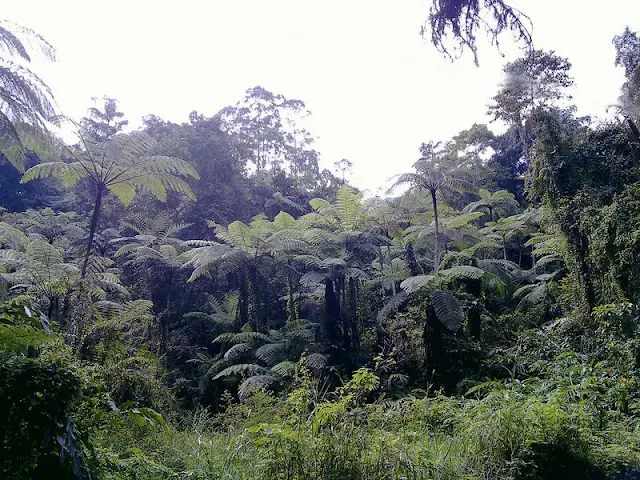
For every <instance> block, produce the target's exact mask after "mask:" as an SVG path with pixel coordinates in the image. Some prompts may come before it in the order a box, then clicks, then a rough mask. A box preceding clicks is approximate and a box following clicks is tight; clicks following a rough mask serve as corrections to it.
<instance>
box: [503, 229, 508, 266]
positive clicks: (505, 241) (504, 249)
mask: <svg viewBox="0 0 640 480" xmlns="http://www.w3.org/2000/svg"><path fill="white" fill-rule="evenodd" d="M502 254H503V256H504V261H505V262H506V261H507V237H506V236H505V235H502Z"/></svg>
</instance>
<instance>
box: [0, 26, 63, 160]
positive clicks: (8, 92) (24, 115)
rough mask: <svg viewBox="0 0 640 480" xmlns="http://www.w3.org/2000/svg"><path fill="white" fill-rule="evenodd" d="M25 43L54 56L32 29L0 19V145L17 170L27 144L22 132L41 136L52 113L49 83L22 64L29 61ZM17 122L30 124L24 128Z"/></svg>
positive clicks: (52, 50) (50, 57) (46, 54)
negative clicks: (0, 133) (27, 127)
mask: <svg viewBox="0 0 640 480" xmlns="http://www.w3.org/2000/svg"><path fill="white" fill-rule="evenodd" d="M27 45H28V46H30V47H33V46H35V47H36V48H38V49H39V50H40V51H41V52H42V53H44V55H45V57H48V58H49V59H52V60H53V59H55V51H54V49H53V47H52V46H51V45H50V44H49V43H48V42H47V41H46V40H44V39H43V38H42V37H41V36H40V35H38V34H37V33H36V32H34V31H33V30H30V29H27V28H24V27H20V26H18V25H15V24H11V23H9V22H6V21H1V22H0V104H1V106H2V108H0V131H1V132H2V135H0V142H1V144H0V148H1V149H2V153H4V155H5V156H6V158H7V159H8V160H9V161H10V162H11V163H12V164H13V165H14V166H15V167H16V168H18V169H19V170H21V171H22V170H23V169H24V152H25V150H26V149H27V148H28V147H27V145H26V144H27V141H26V140H27V138H25V136H26V137H29V136H31V137H33V136H38V137H41V133H42V132H46V121H47V120H48V119H49V118H50V117H52V116H53V115H54V114H55V107H54V100H53V95H52V94H51V91H50V90H49V87H47V85H46V84H45V83H44V82H43V81H42V79H40V77H38V75H36V74H35V73H34V72H33V71H32V70H30V69H29V68H27V67H26V66H25V64H27V63H29V62H30V61H31V56H30V54H29V51H28V49H27ZM19 124H23V125H26V126H29V127H30V128H29V129H28V130H27V131H25V129H24V128H21V127H20V126H19ZM25 134H26V135H25Z"/></svg>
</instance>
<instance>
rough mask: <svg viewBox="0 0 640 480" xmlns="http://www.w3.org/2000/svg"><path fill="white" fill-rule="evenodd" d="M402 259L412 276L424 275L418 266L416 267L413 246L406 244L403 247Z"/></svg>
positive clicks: (416, 262)
mask: <svg viewBox="0 0 640 480" xmlns="http://www.w3.org/2000/svg"><path fill="white" fill-rule="evenodd" d="M404 258H405V261H406V262H407V267H409V271H410V272H411V275H412V276H414V277H415V276H416V275H420V274H421V273H424V272H423V271H422V269H421V268H420V265H418V261H417V260H416V252H415V251H414V250H413V245H412V244H411V243H409V244H407V246H406V247H404Z"/></svg>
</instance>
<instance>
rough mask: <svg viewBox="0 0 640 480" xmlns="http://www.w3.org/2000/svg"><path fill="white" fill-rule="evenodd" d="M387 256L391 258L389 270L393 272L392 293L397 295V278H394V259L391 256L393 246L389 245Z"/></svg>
mask: <svg viewBox="0 0 640 480" xmlns="http://www.w3.org/2000/svg"><path fill="white" fill-rule="evenodd" d="M387 256H388V258H389V272H390V273H391V293H392V294H393V296H394V297H395V296H396V294H397V292H396V280H395V278H393V259H392V258H391V247H390V246H389V245H387Z"/></svg>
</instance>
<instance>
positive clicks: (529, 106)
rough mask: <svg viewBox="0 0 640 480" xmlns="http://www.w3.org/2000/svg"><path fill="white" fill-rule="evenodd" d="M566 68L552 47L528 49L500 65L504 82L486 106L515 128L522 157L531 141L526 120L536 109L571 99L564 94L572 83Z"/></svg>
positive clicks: (490, 112)
mask: <svg viewBox="0 0 640 480" xmlns="http://www.w3.org/2000/svg"><path fill="white" fill-rule="evenodd" d="M570 69H571V63H569V61H568V60H567V59H566V58H563V57H560V56H558V55H556V54H555V52H554V51H553V50H552V51H549V52H545V51H543V50H531V51H530V52H528V53H527V54H526V55H525V56H524V57H522V58H519V59H517V60H515V61H514V62H510V63H507V64H506V65H505V66H504V69H503V71H504V81H503V83H502V85H501V86H500V89H499V90H498V93H497V94H496V95H495V96H494V97H493V99H492V100H493V102H492V103H491V104H490V105H489V114H491V115H493V117H494V119H495V120H503V121H504V122H506V123H507V124H508V125H510V126H514V127H516V129H517V131H518V134H519V136H520V143H521V145H522V148H523V152H524V157H525V160H527V158H528V155H529V148H530V145H531V141H532V135H531V128H530V127H529V124H528V120H529V119H530V117H531V115H532V113H533V111H534V110H536V109H538V108H541V107H542V108H544V107H550V106H554V105H557V103H558V102H559V101H561V100H565V99H571V97H570V96H569V95H568V93H567V89H568V88H569V87H571V86H572V85H573V78H572V77H571V75H570V74H569V70H570Z"/></svg>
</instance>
